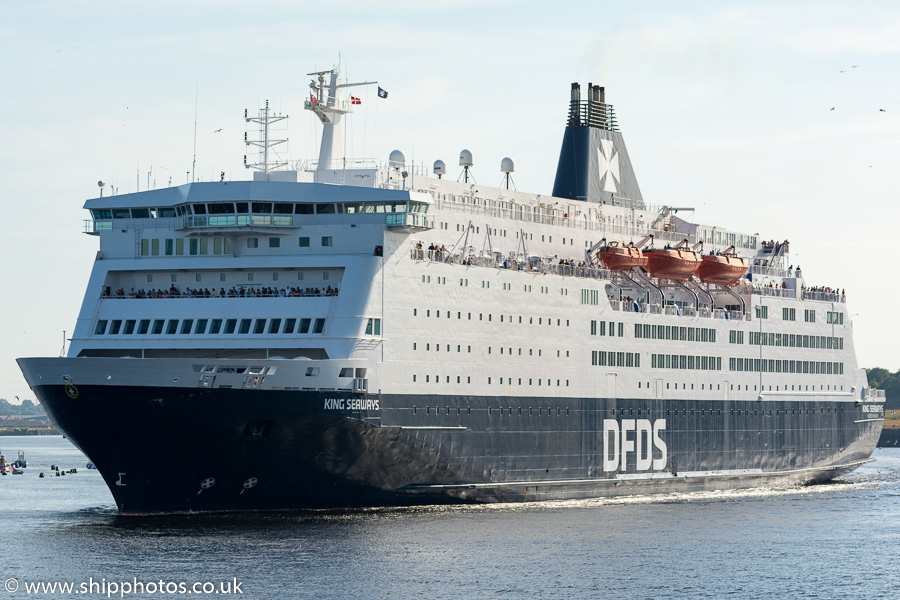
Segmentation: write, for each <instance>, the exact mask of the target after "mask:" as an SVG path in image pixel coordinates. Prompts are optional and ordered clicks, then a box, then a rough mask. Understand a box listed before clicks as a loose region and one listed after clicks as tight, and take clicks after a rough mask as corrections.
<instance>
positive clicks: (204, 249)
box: [141, 235, 334, 256]
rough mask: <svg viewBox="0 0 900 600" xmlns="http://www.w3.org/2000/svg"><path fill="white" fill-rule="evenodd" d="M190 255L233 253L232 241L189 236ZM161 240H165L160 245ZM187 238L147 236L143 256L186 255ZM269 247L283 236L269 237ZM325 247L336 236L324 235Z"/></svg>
mask: <svg viewBox="0 0 900 600" xmlns="http://www.w3.org/2000/svg"><path fill="white" fill-rule="evenodd" d="M210 240H212V252H210V243H209V242H210ZM309 240H310V238H309V237H307V236H301V237H300V238H298V244H299V247H300V248H309V244H310V241H309ZM187 241H188V248H187V254H188V256H197V255H200V256H204V255H207V254H213V255H220V254H231V242H230V241H229V240H228V238H225V237H214V238H208V237H200V238H187ZM160 242H163V244H162V247H160V246H161V245H160ZM184 242H185V238H174V239H171V238H167V239H162V240H160V239H159V238H145V239H142V240H141V256H160V255H162V256H184V255H185V248H184V246H185V244H184ZM267 243H268V246H269V248H280V247H281V238H280V237H270V238H268V242H267ZM321 243H322V247H323V248H330V247H332V246H334V238H333V237H332V236H330V235H323V236H322V238H321ZM247 248H259V238H255V237H248V238H247Z"/></svg>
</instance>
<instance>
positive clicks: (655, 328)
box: [634, 323, 716, 343]
mask: <svg viewBox="0 0 900 600" xmlns="http://www.w3.org/2000/svg"><path fill="white" fill-rule="evenodd" d="M634 337H635V338H644V339H648V340H680V341H682V342H711V343H715V341H716V330H715V329H711V328H708V327H679V326H677V325H649V324H643V323H635V324H634Z"/></svg>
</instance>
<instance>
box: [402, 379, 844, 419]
mask: <svg viewBox="0 0 900 600" xmlns="http://www.w3.org/2000/svg"><path fill="white" fill-rule="evenodd" d="M710 389H712V385H710ZM424 409H425V414H426V415H429V416H430V415H432V414H434V415H435V416H441V415H445V416H457V417H460V416H464V415H465V416H471V415H472V407H471V406H467V407H465V408H463V407H461V406H455V407H451V406H443V407H441V406H435V407H433V408H432V407H431V406H428V405H426V406H425V407H424ZM412 410H413V414H414V415H417V414H419V410H421V407H419V406H413V407H412ZM482 410H486V411H487V414H489V415H492V414H494V413H499V415H500V416H504V415H506V416H510V417H511V416H513V415H516V416H520V417H521V416H524V415H526V414H527V415H528V416H535V415H537V416H539V417H542V416H545V415H546V416H548V417H549V416H553V415H555V416H557V417H561V416H563V415H565V416H567V417H568V416H569V415H570V408H569V407H565V408H563V407H560V406H557V407H555V408H554V407H552V406H548V407H546V408H544V407H543V406H537V407H534V406H528V407H522V406H519V407H515V408H514V407H512V406H501V407H496V408H495V407H492V406H488V407H487V408H486V409H484V408H482V409H478V408H476V409H475V411H476V412H478V411H482ZM535 411H537V412H535ZM839 411H840V414H843V412H844V409H843V408H840V409H839V408H838V407H830V406H829V407H813V408H809V407H807V408H791V409H787V408H785V409H783V410H782V409H780V408H776V409H774V410H773V409H771V408H770V409H760V408H753V409H749V408H743V409H742V408H732V409H731V416H732V417H750V416H753V417H759V416H767V417H773V416H774V417H780V416H782V415H783V416H786V417H787V416H792V417H797V416H803V415H804V414H806V415H815V414H822V415H824V414H832V413H834V414H838V412H839ZM707 413H708V416H710V417H721V416H722V409H721V408H710V409H706V408H700V409H695V408H691V409H688V408H682V409H678V408H667V409H666V413H665V414H666V417H669V418H671V417H678V416H682V417H687V416H691V417H705V416H707ZM609 416H610V417H612V418H616V417H661V416H662V411H661V410H658V411H654V410H651V409H649V408H648V409H641V408H638V409H637V410H635V409H634V408H628V409H625V408H613V409H611V410H610V411H609Z"/></svg>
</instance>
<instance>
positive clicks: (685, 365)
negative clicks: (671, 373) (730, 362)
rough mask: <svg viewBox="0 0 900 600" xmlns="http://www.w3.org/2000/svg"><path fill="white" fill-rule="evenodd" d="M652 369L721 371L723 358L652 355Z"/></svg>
mask: <svg viewBox="0 0 900 600" xmlns="http://www.w3.org/2000/svg"><path fill="white" fill-rule="evenodd" d="M650 368H652V369H690V370H700V371H721V370H722V357H721V356H693V355H685V354H651V355H650Z"/></svg>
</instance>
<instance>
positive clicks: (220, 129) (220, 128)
mask: <svg viewBox="0 0 900 600" xmlns="http://www.w3.org/2000/svg"><path fill="white" fill-rule="evenodd" d="M222 129H224V127H219V128H218V129H216V130H215V131H213V133H219V132H220V131H222Z"/></svg>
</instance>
